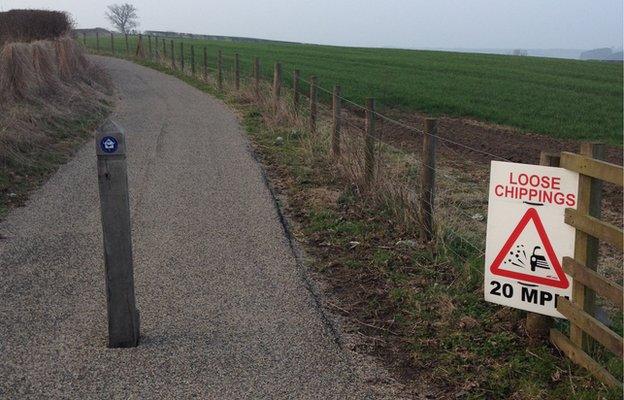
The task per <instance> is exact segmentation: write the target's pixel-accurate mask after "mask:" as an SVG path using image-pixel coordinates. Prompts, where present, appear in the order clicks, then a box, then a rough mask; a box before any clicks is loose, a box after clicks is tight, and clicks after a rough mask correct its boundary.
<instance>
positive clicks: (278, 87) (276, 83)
mask: <svg viewBox="0 0 624 400" xmlns="http://www.w3.org/2000/svg"><path fill="white" fill-rule="evenodd" d="M281 92H282V64H280V63H278V62H276V63H275V67H274V69H273V112H274V113H276V112H277V110H278V109H279V101H280V95H281Z"/></svg>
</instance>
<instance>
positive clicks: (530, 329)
mask: <svg viewBox="0 0 624 400" xmlns="http://www.w3.org/2000/svg"><path fill="white" fill-rule="evenodd" d="M560 160H561V156H560V155H559V153H547V152H545V151H542V152H541V153H540V165H545V166H547V167H558V166H559V161H560ZM552 323H553V319H552V318H551V317H549V316H548V315H542V314H536V313H532V312H527V317H526V332H527V335H528V336H529V340H530V341H531V342H532V343H533V344H539V343H540V342H541V341H542V340H543V339H545V338H548V335H549V334H550V328H551V327H552Z"/></svg>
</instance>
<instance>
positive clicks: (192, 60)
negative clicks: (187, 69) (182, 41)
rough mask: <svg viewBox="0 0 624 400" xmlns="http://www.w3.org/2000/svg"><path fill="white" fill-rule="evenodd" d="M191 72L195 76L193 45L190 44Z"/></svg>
mask: <svg viewBox="0 0 624 400" xmlns="http://www.w3.org/2000/svg"><path fill="white" fill-rule="evenodd" d="M191 73H192V74H193V76H195V46H193V45H191Z"/></svg>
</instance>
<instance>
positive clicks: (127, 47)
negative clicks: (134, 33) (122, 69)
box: [125, 33, 130, 57]
mask: <svg viewBox="0 0 624 400" xmlns="http://www.w3.org/2000/svg"><path fill="white" fill-rule="evenodd" d="M125 37H126V57H129V56H130V44H129V43H128V34H127V33H126V34H125Z"/></svg>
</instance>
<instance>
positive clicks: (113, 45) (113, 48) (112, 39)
mask: <svg viewBox="0 0 624 400" xmlns="http://www.w3.org/2000/svg"><path fill="white" fill-rule="evenodd" d="M110 39H111V54H112V55H115V34H114V33H113V32H111V33H110Z"/></svg>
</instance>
